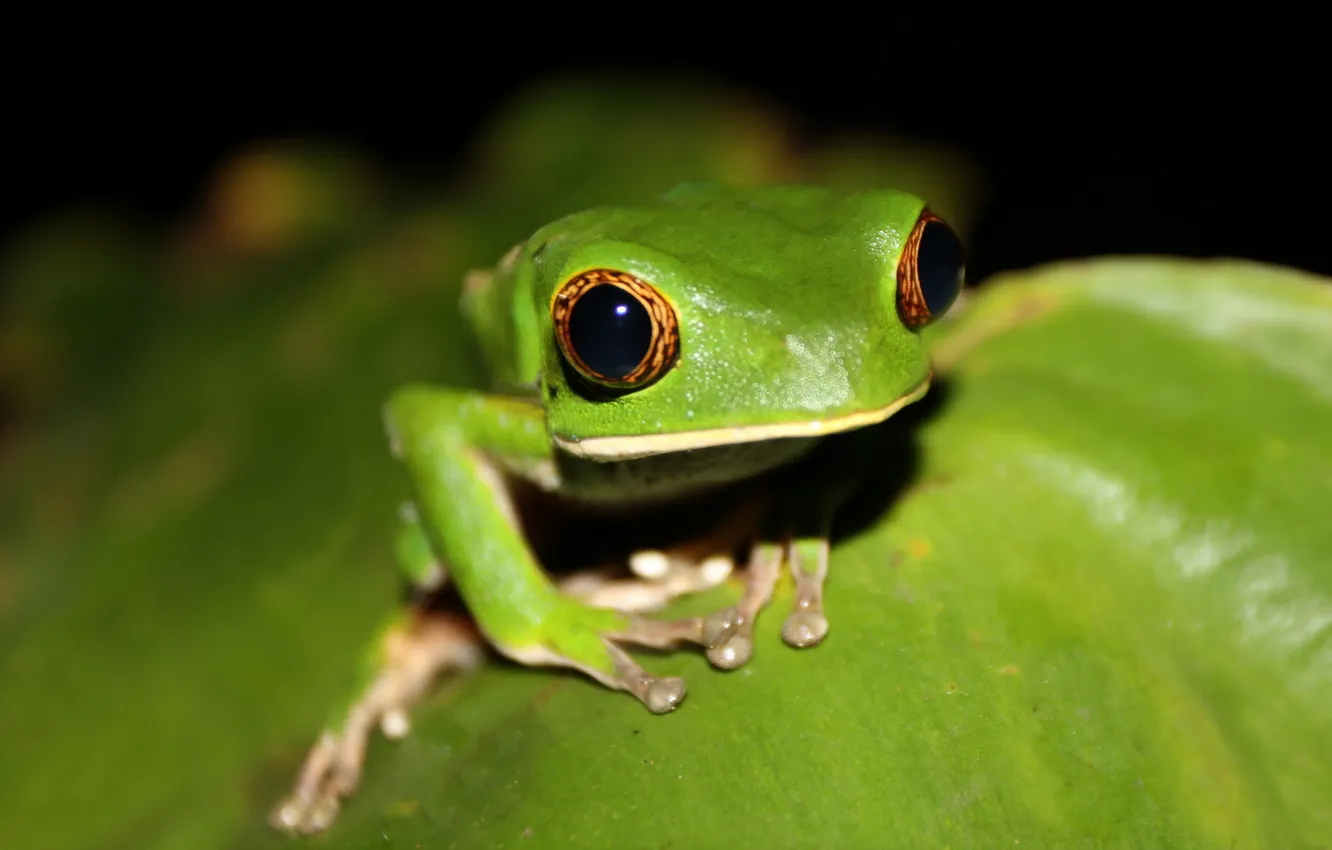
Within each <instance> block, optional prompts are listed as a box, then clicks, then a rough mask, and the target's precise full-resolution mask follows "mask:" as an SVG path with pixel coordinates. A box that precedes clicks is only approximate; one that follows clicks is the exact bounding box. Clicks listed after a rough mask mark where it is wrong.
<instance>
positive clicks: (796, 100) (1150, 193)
mask: <svg viewBox="0 0 1332 850" xmlns="http://www.w3.org/2000/svg"><path fill="white" fill-rule="evenodd" d="M190 8H191V11H189V12H188V14H182V13H180V12H174V13H172V12H154V13H148V12H143V13H139V14H133V13H129V12H126V11H125V10H124V9H121V8H117V9H115V10H114V11H102V12H97V13H95V14H92V13H89V12H88V11H86V10H81V11H79V12H78V13H77V14H76V13H74V12H72V11H69V10H65V11H61V10H59V9H58V8H56V7H53V6H49V5H46V6H43V7H42V8H41V11H38V10H37V9H36V8H35V7H33V8H27V9H23V10H20V11H9V12H5V13H3V15H4V16H5V17H4V19H3V26H2V27H0V57H2V58H0V61H3V63H4V68H3V85H4V87H5V89H6V92H7V93H6V95H5V98H4V101H5V102H4V112H5V116H4V120H3V128H4V129H3V137H0V138H2V139H3V141H0V144H3V148H4V149H3V156H2V157H0V163H2V167H3V174H0V179H2V180H3V186H4V191H3V219H2V220H0V235H9V234H11V233H12V232H14V230H15V229H16V228H18V227H20V226H21V225H22V224H24V223H25V222H29V221H32V220H34V219H35V218H37V217H39V216H41V215H43V214H45V213H48V212H50V211H53V210H55V209H59V208H62V207H67V206H69V205H70V204H72V203H75V202H85V201H94V202H98V203H101V204H104V205H109V206H112V207H115V208H120V209H124V210H130V211H133V212H136V213H138V214H141V215H144V216H148V217H155V218H166V217H169V216H171V215H174V214H178V213H180V212H181V211H183V210H185V209H187V208H188V206H189V205H190V204H191V203H193V202H194V201H195V200H196V199H197V197H198V194H199V192H200V189H201V186H202V185H203V181H204V179H205V178H206V177H207V175H208V173H209V172H210V170H211V169H212V168H213V167H214V166H216V165H217V164H218V163H219V162H220V161H221V160H223V159H224V158H225V157H226V156H227V155H228V154H230V153H233V152H235V151H236V149H237V148H239V147H241V146H242V145H244V144H245V143H246V142H248V141H251V140H261V139H267V138H272V137H278V136H293V135H295V136H312V137H319V138H324V139H333V140H337V141H344V142H347V143H350V144H352V145H354V146H356V147H357V148H358V149H360V150H362V151H363V152H365V153H367V154H369V155H371V156H373V157H375V158H376V159H377V160H379V161H380V162H382V163H384V164H386V165H388V166H389V167H390V168H392V169H395V170H397V171H398V172H399V173H401V174H403V175H408V176H410V175H411V174H414V173H429V174H446V173H448V170H449V169H450V168H451V167H453V166H455V165H456V162H457V158H458V157H459V156H460V155H461V154H462V153H463V152H464V151H465V150H466V146H467V143H468V142H469V139H470V136H471V134H472V133H473V131H474V130H475V129H476V128H477V126H478V125H479V124H480V123H481V122H482V121H484V120H485V119H486V117H487V116H488V115H490V114H491V113H492V111H493V110H494V109H496V108H497V107H498V106H499V105H500V104H501V103H502V102H503V101H504V99H505V98H506V97H507V96H509V95H511V94H513V93H515V92H517V91H519V90H521V89H522V88H523V87H524V86H526V85H528V84H530V83H531V82H533V81H535V80H538V79H541V78H544V77H548V76H550V75H551V74H555V73H562V72H570V71H581V70H589V69H602V70H613V71H616V72H630V71H633V72H640V73H642V72H660V73H669V74H685V75H689V76H693V77H701V78H702V79H705V80H706V79H711V80H715V81H717V82H721V83H729V84H731V85H739V86H742V87H745V88H748V89H750V90H753V91H755V92H757V93H759V94H761V95H764V96H766V97H767V98H768V99H770V100H771V101H773V102H775V103H776V104H777V105H779V106H782V107H785V108H786V109H788V110H790V111H791V112H793V113H794V114H795V116H796V117H797V119H798V120H800V121H802V122H803V126H804V128H805V129H806V130H808V131H809V132H811V133H814V134H817V133H819V132H822V131H825V130H840V129H855V128H859V129H864V130H885V131H891V132H896V133H899V134H905V135H908V136H912V137H915V138H918V139H922V140H926V141H929V140H938V141H940V142H944V143H947V144H949V145H951V146H957V147H961V148H962V149H964V150H966V151H968V152H969V153H970V154H971V155H972V156H973V157H975V158H976V159H977V160H978V161H979V162H980V164H981V165H982V167H983V168H984V170H985V173H986V177H987V184H988V185H987V188H988V199H987V203H986V205H985V207H984V209H983V210H982V217H981V219H980V221H979V223H978V226H977V230H976V234H975V236H974V238H973V240H972V245H971V246H970V247H971V253H972V271H973V276H974V277H977V278H983V277H985V276H987V275H988V274H990V273H993V272H994V271H996V270H998V269H1004V268H1015V267H1023V266H1028V265H1031V264H1033V263H1037V262H1040V261H1043V260H1047V259H1053V258H1059V257H1068V256H1082V255H1090V254H1106V253H1142V252H1163V253H1174V254H1185V255H1194V256H1213V255H1228V256H1242V257H1250V258H1254V259H1260V260H1267V261H1273V262H1280V263H1286V264H1290V265H1295V266H1299V267H1303V268H1307V269H1310V270H1314V271H1319V272H1324V273H1332V247H1329V245H1328V240H1327V238H1326V235H1325V234H1326V233H1327V232H1328V228H1327V223H1328V216H1327V213H1326V208H1327V189H1328V188H1329V186H1328V184H1329V181H1328V179H1327V169H1326V167H1325V165H1324V160H1325V155H1324V153H1323V151H1324V150H1325V149H1326V147H1327V139H1328V132H1327V131H1326V130H1324V129H1323V125H1324V124H1325V123H1327V118H1328V115H1327V113H1328V111H1329V106H1330V105H1332V104H1330V103H1329V98H1328V94H1329V91H1330V90H1332V86H1329V84H1328V80H1329V77H1330V76H1332V74H1330V73H1329V71H1328V66H1327V65H1326V61H1325V58H1324V57H1325V55H1326V49H1325V48H1326V42H1327V39H1326V37H1325V36H1324V35H1323V30H1324V28H1322V27H1321V26H1320V25H1318V24H1317V23H1316V21H1317V19H1318V17H1319V16H1318V14H1317V13H1316V11H1307V12H1304V13H1303V15H1302V16H1301V15H1296V14H1293V13H1291V12H1290V11H1288V10H1284V9H1282V8H1280V7H1277V6H1271V5H1268V6H1259V7H1255V6H1247V7H1243V8H1241V7H1235V8H1234V10H1233V11H1221V9H1222V7H1213V8H1212V9H1211V10H1210V11H1207V12H1206V13H1205V14H1206V17H1205V18H1204V17H1202V15H1203V13H1202V12H1189V11H1186V10H1187V8H1188V7H1180V8H1179V9H1172V8H1171V7H1169V6H1167V5H1157V6H1153V7H1150V8H1144V9H1133V8H1129V7H1126V6H1122V5H1121V6H1105V7H1098V6H1089V5H1081V6H1077V7H1073V6H1069V7H1062V11H1060V8H1061V7H1040V8H1041V9H1042V10H1043V11H1041V12H1039V13H1037V12H1030V11H1025V10H1023V9H1021V8H1020V7H1012V6H1010V7H1005V8H1003V9H994V10H991V11H990V12H988V13H979V12H975V11H972V10H969V9H968V8H967V7H965V6H945V5H942V4H939V5H935V6H932V7H930V8H928V9H925V8H924V7H920V6H902V7H890V6H887V5H884V4H876V5H873V6H871V5H868V4H864V5H861V6H858V7H857V6H847V7H838V6H837V5H836V4H822V5H818V6H817V7H810V6H808V5H806V6H780V5H777V4H768V5H764V6H735V7H727V6H725V5H723V4H715V5H713V6H710V7H699V8H687V7H686V6H682V5H676V4H669V5H663V4H657V5H643V4H637V5H635V4H617V5H611V6H605V7H600V6H592V5H561V6H555V5H547V6H545V7H542V8H532V7H523V6H519V5H513V4H508V5H499V4H490V5H485V6H467V7H454V6H447V5H439V6H436V7H434V11H433V13H432V14H431V15H430V16H429V17H419V16H418V17H407V16H405V15H404V14H403V12H402V11H401V9H399V10H394V9H391V8H388V7H373V8H372V7H364V8H346V9H341V10H329V9H327V8H326V9H323V10H319V11H311V12H309V13H308V14H306V15H305V16H303V17H302V16H297V15H296V14H295V13H292V12H286V13H282V12H279V11H278V10H277V9H278V7H277V6H276V4H273V5H270V6H269V7H268V8H265V7H256V8H250V9H245V8H243V7H241V6H239V5H234V4H233V5H228V6H225V7H223V6H219V7H217V8H215V9H213V10H212V11H201V10H200V8H201V7H194V6H192V7H190ZM311 8H312V9H313V8H314V7H311ZM1225 8H1226V9H1229V7H1225Z"/></svg>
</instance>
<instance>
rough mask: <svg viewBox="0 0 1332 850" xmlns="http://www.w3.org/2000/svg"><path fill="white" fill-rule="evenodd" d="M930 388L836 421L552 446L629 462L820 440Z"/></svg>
mask: <svg viewBox="0 0 1332 850" xmlns="http://www.w3.org/2000/svg"><path fill="white" fill-rule="evenodd" d="M929 387H930V380H929V378H926V379H925V381H924V382H923V383H921V385H920V386H918V387H916V388H915V389H914V390H912V391H911V392H909V393H907V394H906V395H904V396H902V397H901V398H899V399H897V400H896V401H894V402H893V403H892V404H889V405H887V406H886V407H881V408H878V409H877V410H861V411H857V412H855V413H848V414H846V415H845V416H839V417H837V418H836V419H823V420H815V421H813V422H781V423H778V424H776V425H741V426H739V427H735V428H711V429H708V430H705V431H678V432H675V433H671V434H641V435H638V436H633V437H593V438H591V439H587V440H568V439H565V438H563V437H560V436H559V435H555V436H554V437H553V439H554V440H555V444H556V445H557V446H559V447H560V448H561V449H563V450H564V451H566V452H568V453H569V454H571V455H574V456H575V457H581V458H586V459H587V460H633V459H635V458H641V457H649V456H651V455H658V454H666V453H667V452H682V451H688V450H690V449H706V448H712V447H715V446H732V445H737V444H739V443H757V442H760V441H762V440H778V439H784V438H787V437H821V436H824V435H826V434H836V433H839V432H842V431H851V430H853V429H855V428H863V427H865V426H866V425H875V424H878V423H879V422H882V421H884V420H885V419H887V418H888V417H889V416H892V415H893V414H894V413H896V412H897V411H899V410H901V409H902V408H903V407H906V406H907V405H908V404H910V403H911V402H913V401H916V400H917V399H919V398H920V397H921V396H923V395H925V392H926V391H927V390H928V389H929Z"/></svg>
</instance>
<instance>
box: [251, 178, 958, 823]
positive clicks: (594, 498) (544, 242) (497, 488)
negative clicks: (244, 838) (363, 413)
mask: <svg viewBox="0 0 1332 850" xmlns="http://www.w3.org/2000/svg"><path fill="white" fill-rule="evenodd" d="M963 279H964V251H963V247H962V245H961V243H960V241H959V240H958V238H957V237H956V235H955V234H954V232H953V231H952V230H951V229H950V227H949V226H948V225H947V224H946V223H945V222H944V221H943V220H942V219H940V218H939V217H938V216H937V215H935V214H934V213H932V212H931V211H930V210H929V209H928V208H927V207H926V205H925V203H924V202H923V201H922V200H921V199H919V198H917V197H915V196H913V195H910V194H906V193H903V192H898V191H890V190H874V191H859V192H836V191H832V190H829V189H825V188H820V187H814V186H794V185H780V186H766V187H759V188H727V187H723V186H719V185H716V184H706V183H698V184H686V185H682V186H679V187H677V188H676V189H674V190H672V191H670V192H669V193H667V194H665V195H664V196H662V197H660V198H659V199H657V200H656V201H655V202H653V203H649V204H645V205H641V206H623V207H612V208H598V209H592V210H588V211H584V212H580V213H577V214H573V215H570V216H568V217H566V218H563V219H561V220H559V221H556V222H555V223H553V224H550V225H548V226H546V227H543V228H541V229H540V230H538V231H537V232H536V233H535V234H533V235H532V237H531V238H530V239H528V240H527V241H526V242H524V243H522V244H521V245H519V246H518V247H516V248H514V249H513V250H512V251H510V252H509V253H508V254H507V255H506V256H505V257H504V258H503V259H502V260H501V261H500V263H499V264H498V265H497V266H496V267H495V268H494V269H493V270H490V271H486V272H473V273H472V274H471V275H469V276H468V278H467V280H466V283H465V286H464V293H463V296H462V308H463V312H464V313H465V315H466V318H467V319H468V322H469V323H470V325H471V326H472V327H473V328H474V329H475V331H476V333H477V336H478V339H479V342H480V349H481V352H482V354H483V356H484V359H485V362H486V364H487V367H488V370H489V373H490V378H491V382H492V383H491V388H490V389H489V390H488V391H484V392H481V391H474V390H467V389H455V388H450V387H442V386H429V385H415V386H407V387H404V388H402V389H400V390H398V391H396V392H395V393H393V394H392V396H391V397H390V399H389V400H388V402H387V404H386V405H385V408H384V420H385V425H386V430H387V433H388V437H389V442H390V445H391V449H392V452H393V454H394V456H395V457H396V458H397V459H399V460H400V461H401V462H402V463H403V464H404V465H405V467H406V469H407V471H408V473H409V475H410V478H411V480H412V482H413V484H414V499H413V501H412V502H411V503H410V504H409V505H408V506H407V507H406V508H405V509H404V511H403V523H402V526H401V530H400V532H399V536H398V544H397V555H398V560H399V561H400V562H401V566H402V568H403V569H404V570H405V571H406V573H407V576H408V578H409V579H410V581H411V582H412V583H414V585H415V586H416V587H417V588H418V589H419V590H420V591H421V594H418V595H417V599H418V602H417V603H415V604H413V605H409V606H405V608H406V610H404V611H402V612H399V613H398V614H397V615H395V618H394V619H393V620H392V621H391V622H390V624H389V625H388V626H387V627H386V628H385V630H384V631H383V632H382V634H381V636H380V637H379V638H378V639H377V641H376V643H375V644H374V645H373V647H372V651H371V653H370V655H369V657H368V663H367V665H366V672H365V681H364V682H363V687H362V688H361V689H360V690H359V691H358V692H357V693H356V695H355V697H354V699H353V700H352V701H351V702H350V704H349V706H348V707H346V708H345V710H340V711H339V712H338V713H337V715H336V716H335V718H334V719H333V722H331V723H330V724H329V725H328V727H327V730H326V731H325V732H324V733H323V735H322V736H321V737H320V739H319V741H318V742H317V743H316V745H315V746H314V748H313V749H312V750H311V752H310V754H309V756H308V757H307V759H306V762H305V764H304V766H303V768H302V771H301V773H300V776H299V777H298V779H297V782H296V786H295V788H294V790H293V792H292V794H291V796H290V797H288V798H287V799H286V800H284V801H283V802H282V803H281V804H280V805H279V806H278V807H277V808H276V809H275V810H274V812H273V814H272V816H271V822H272V823H273V825H274V826H276V827H278V828H280V829H284V830H290V831H296V832H313V831H317V830H319V829H322V828H324V827H326V826H327V825H328V824H329V823H330V822H331V821H332V819H333V818H334V816H335V814H336V812H337V810H338V807H339V805H340V801H341V799H342V798H344V797H345V796H346V795H347V794H349V793H350V792H351V791H352V790H353V788H354V786H355V785H356V783H357V781H358V779H359V775H360V770H361V762H362V755H363V753H364V750H365V747H366V743H367V740H368V738H369V735H370V734H371V732H372V730H373V728H374V727H375V726H376V725H378V726H379V727H380V728H381V729H382V730H383V731H384V732H385V733H386V734H388V735H390V736H396V735H401V734H405V732H406V731H407V726H408V722H407V709H408V707H409V705H410V704H411V702H412V701H413V700H414V699H415V698H417V697H418V696H419V695H420V694H421V693H422V692H423V690H424V689H425V688H426V686H427V685H428V684H429V683H430V682H431V681H432V679H433V678H434V677H435V676H436V675H437V674H439V673H440V672H441V671H443V670H447V669H460V668H465V667H468V666H471V665H472V664H474V663H476V662H477V661H478V660H479V658H480V657H481V648H482V647H483V646H484V645H485V644H489V646H491V647H493V648H494V649H495V650H497V651H498V652H499V653H500V654H502V655H504V656H507V657H508V658H509V659H512V660H513V661H516V662H518V663H520V664H526V665H551V666H557V667H565V668H572V669H574V670H578V671H581V672H582V673H584V674H586V675H587V676H590V677H591V678H592V679H594V680H596V681H598V682H600V683H601V684H603V685H605V686H606V687H608V688H611V689H614V690H619V691H625V692H627V693H628V694H630V695H632V696H633V697H634V698H636V699H637V700H639V701H640V702H641V703H642V704H643V705H644V706H645V707H646V708H647V710H648V711H651V712H654V713H665V712H669V711H671V710H673V709H675V708H676V707H677V706H678V705H680V702H681V701H682V700H683V699H684V696H685V684H684V682H683V681H682V680H680V679H678V678H673V677H657V676H654V675H652V674H651V673H649V672H647V671H646V670H644V669H643V668H642V667H640V666H639V665H638V663H637V662H636V661H635V660H634V659H633V658H632V657H631V656H630V655H629V654H628V653H627V652H626V650H625V647H626V646H629V645H637V646H644V647H652V648H670V647H677V646H682V645H683V646H689V645H693V646H697V647H701V648H702V649H703V650H704V651H705V652H706V654H707V656H708V658H709V660H710V661H711V662H712V663H713V664H714V665H715V666H717V667H719V668H723V669H733V668H736V667H739V666H740V665H742V664H744V663H745V662H746V661H747V660H748V659H749V658H750V656H751V654H752V653H753V642H752V639H751V635H752V631H753V626H754V620H755V618H756V617H757V615H758V614H759V612H760V611H761V610H762V609H763V608H764V606H765V605H766V604H767V602H768V600H769V598H770V597H771V595H772V592H773V588H774V586H775V583H776V582H777V581H778V580H779V578H780V576H781V575H782V572H783V567H784V566H785V568H786V571H787V572H789V574H790V575H791V577H792V579H793V581H794V586H795V594H794V607H793V609H792V610H791V612H790V613H789V616H788V617H787V619H786V620H785V624H784V626H783V629H782V636H783V639H784V641H785V642H786V643H787V644H789V645H791V646H795V647H809V646H814V645H816V644H818V643H819V642H820V641H822V640H823V639H824V637H825V636H826V634H827V633H828V619H827V617H826V616H825V614H824V611H823V604H822V588H823V583H824V579H825V577H826V575H827V573H828V559H829V543H828V535H829V529H830V527H831V523H832V520H833V516H834V513H835V512H836V511H837V509H838V507H839V506H840V505H842V504H843V502H844V500H845V498H846V497H847V495H848V493H849V492H850V487H851V486H852V483H851V482H852V481H853V480H854V477H855V476H854V469H846V468H843V469H841V470H840V471H838V472H836V473H834V472H832V471H831V470H832V468H833V466H832V465H830V464H827V463H822V462H819V463H812V462H810V458H811V457H812V455H813V453H814V452H815V451H816V449H817V448H818V447H819V446H820V445H824V444H826V443H827V442H828V441H829V440H830V439H838V438H841V436H843V435H849V434H855V433H858V432H863V431H865V430H867V429H868V428H869V426H872V425H875V424H877V423H880V422H883V421H884V420H885V419H887V418H888V417H890V416H892V415H893V414H894V413H895V412H896V411H898V410H900V409H901V408H902V407H903V406H905V405H907V404H909V403H911V402H913V401H916V400H917V399H919V398H921V396H922V395H923V394H924V393H925V392H926V390H927V388H928V386H929V383H930V378H931V371H930V366H929V361H928V358H927V356H926V353H925V351H924V349H923V347H922V344H921V339H920V336H919V334H918V331H919V330H920V329H921V328H923V327H924V326H926V325H927V324H929V323H930V322H931V321H933V320H935V319H937V318H938V317H939V316H941V315H943V314H944V313H945V312H946V311H947V310H948V309H949V307H950V306H951V305H952V304H953V303H954V301H955V299H956V297H957V295H958V294H959V291H960V290H961V288H962V285H963ZM833 435H839V437H836V438H834V437H833ZM802 464H804V466H805V467H806V468H807V472H808V475H806V476H805V477H803V478H800V479H796V478H789V477H788V478H784V479H783V478H773V477H771V476H772V475H773V474H775V473H780V472H783V471H787V470H791V469H797V468H800V467H801V465H802ZM763 481H769V482H770V483H771V482H780V483H778V484H772V486H769V487H767V488H766V489H765V488H764V487H763V486H750V487H748V488H744V487H742V486H741V485H743V484H745V483H750V484H752V483H753V482H763ZM519 488H524V489H525V490H527V491H536V492H538V493H542V494H545V495H547V496H550V497H553V498H554V499H556V500H558V501H562V502H567V503H570V504H576V505H578V506H579V507H580V508H581V509H582V510H583V512H584V513H585V514H591V515H592V516H593V517H597V516H603V517H605V522H606V523H607V524H614V523H616V522H617V519H616V517H617V516H619V515H620V514H621V513H622V512H624V511H625V510H627V509H637V510H639V511H640V512H641V511H646V512H648V513H649V514H652V513H653V512H656V511H662V512H665V511H666V510H668V508H669V507H670V506H671V505H675V504H679V503H682V502H689V501H690V500H700V499H705V498H707V499H712V500H713V503H714V504H718V505H720V506H721V508H720V509H719V511H718V513H717V514H716V516H717V523H716V525H717V530H716V531H715V533H712V534H711V535H703V538H704V539H711V540H713V541H714V542H715V541H730V540H731V538H730V537H728V535H729V534H731V533H732V532H733V531H734V530H735V529H737V528H742V529H743V528H748V527H749V526H748V525H747V524H746V522H744V521H742V520H741V519H737V517H740V518H743V517H745V516H750V517H753V516H759V517H760V523H759V526H760V527H761V528H763V529H767V531H765V532H764V533H760V534H756V535H754V536H753V537H752V540H751V541H750V543H749V544H748V545H747V551H746V547H741V549H740V550H739V551H741V552H742V555H743V557H744V568H745V589H744V591H743V593H742V595H741V597H740V600H739V602H738V603H736V604H734V605H731V606H728V607H726V608H724V609H723V610H720V611H717V612H715V613H712V614H710V615H707V616H698V617H689V618H683V619H676V620H668V619H664V618H654V617H652V616H650V612H651V611H653V610H655V609H657V608H660V607H662V606H664V605H665V604H666V603H667V602H668V601H670V600H671V599H672V598H675V597H677V596H679V595H681V594H685V593H692V592H695V591H698V590H701V589H703V588H706V587H710V586H713V585H716V584H719V583H720V582H722V581H723V580H725V579H726V577H727V575H728V574H729V573H730V572H731V568H732V567H733V566H735V560H727V558H726V556H725V554H724V552H725V550H726V544H725V543H719V544H718V546H717V547H714V550H712V553H711V554H706V553H707V552H708V551H709V550H707V549H699V548H697V547H695V548H694V549H690V548H689V547H688V546H682V547H678V548H676V549H672V550H660V549H651V548H649V549H644V550H642V551H637V552H633V553H631V555H630V556H629V558H628V564H627V565H625V566H627V567H628V568H630V569H631V570H632V572H633V573H634V574H636V575H637V578H632V577H631V578H629V579H627V580H620V581H611V580H605V581H603V580H600V579H597V578H592V579H589V578H588V577H587V576H585V575H578V574H574V575H572V576H566V577H564V578H555V577H553V575H552V573H550V572H549V571H547V570H546V569H544V566H543V564H542V563H541V562H540V559H539V556H538V553H537V552H536V550H535V549H534V547H533V546H532V544H531V542H530V540H529V536H528V535H527V533H526V531H525V525H524V517H523V512H522V510H521V506H520V504H519V499H518V498H517V496H516V493H517V492H518V490H519ZM731 492H734V493H735V494H736V495H735V496H734V499H733V500H732V501H731V502H730V503H728V496H727V494H728V493H731ZM717 494H721V497H720V499H718V495H717ZM756 505H757V506H759V507H758V508H755V509H754V510H750V508H751V507H752V506H756ZM593 527H594V528H595V525H594V526H593ZM446 583H451V585H452V588H453V590H454V591H456V593H457V595H458V596H459V597H460V598H461V600H462V602H463V603H464V604H465V606H466V609H467V611H468V613H470V615H471V620H470V621H462V620H461V619H459V618H450V617H447V616H433V617H432V616H430V615H429V614H428V612H427V610H426V607H425V606H424V604H423V603H421V602H420V601H419V600H420V599H422V598H425V597H426V596H428V595H429V594H430V593H433V592H438V591H440V590H441V589H442V588H443V587H444V586H445V584H446Z"/></svg>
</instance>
